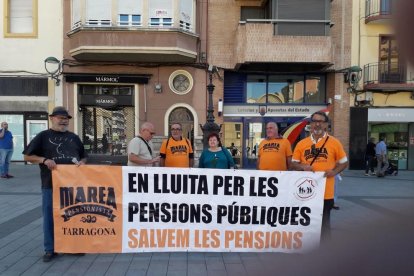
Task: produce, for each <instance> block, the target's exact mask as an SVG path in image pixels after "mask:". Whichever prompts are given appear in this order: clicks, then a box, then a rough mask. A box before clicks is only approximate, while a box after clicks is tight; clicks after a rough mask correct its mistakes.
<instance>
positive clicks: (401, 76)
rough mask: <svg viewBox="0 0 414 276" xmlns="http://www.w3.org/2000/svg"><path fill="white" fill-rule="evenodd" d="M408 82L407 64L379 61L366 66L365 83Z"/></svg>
mask: <svg viewBox="0 0 414 276" xmlns="http://www.w3.org/2000/svg"><path fill="white" fill-rule="evenodd" d="M406 82H407V79H406V69H405V66H402V65H401V64H399V63H397V62H395V63H393V62H391V63H390V62H377V63H369V64H366V65H365V66H364V85H368V84H381V83H383V84H385V83H406Z"/></svg>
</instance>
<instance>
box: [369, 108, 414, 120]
mask: <svg viewBox="0 0 414 276" xmlns="http://www.w3.org/2000/svg"><path fill="white" fill-rule="evenodd" d="M413 118H414V109H413V108H369V109H368V122H399V123H407V122H413V121H414V119H413Z"/></svg>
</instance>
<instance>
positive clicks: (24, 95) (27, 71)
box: [0, 0, 63, 161]
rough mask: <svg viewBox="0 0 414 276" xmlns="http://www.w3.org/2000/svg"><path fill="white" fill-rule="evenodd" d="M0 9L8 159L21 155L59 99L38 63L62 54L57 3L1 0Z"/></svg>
mask: <svg viewBox="0 0 414 276" xmlns="http://www.w3.org/2000/svg"><path fill="white" fill-rule="evenodd" d="M50 10H53V11H54V12H50ZM0 14H1V16H2V18H3V20H1V22H0V25H1V27H0V31H1V32H2V33H1V35H0V121H1V122H3V121H7V122H8V123H9V129H10V130H11V132H12V133H13V136H14V146H15V148H14V154H13V157H12V160H13V161H23V155H22V154H21V153H22V151H23V148H24V146H25V145H27V144H28V143H29V142H30V140H31V139H32V138H33V137H34V136H35V135H36V134H37V133H39V132H40V131H41V130H43V129H47V128H48V116H47V114H48V112H49V111H50V110H51V109H52V108H53V106H55V105H57V104H61V103H62V93H61V89H60V88H59V87H57V88H56V89H55V88H54V82H53V81H52V80H49V79H48V75H47V74H46V72H45V64H44V60H45V59H46V58H47V57H48V56H51V55H52V56H57V57H60V56H62V51H63V48H62V39H61V38H62V19H61V14H62V3H61V1H54V0H45V1H39V0H26V1H22V0H4V1H3V2H2V5H0Z"/></svg>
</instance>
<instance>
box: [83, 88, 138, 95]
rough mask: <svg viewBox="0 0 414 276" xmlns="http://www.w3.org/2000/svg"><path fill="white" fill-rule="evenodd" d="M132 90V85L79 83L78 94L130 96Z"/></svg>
mask: <svg viewBox="0 0 414 276" xmlns="http://www.w3.org/2000/svg"><path fill="white" fill-rule="evenodd" d="M133 92H134V87H133V86H125V85H123V86H118V85H79V94H80V95H124V96H130V95H132V94H133Z"/></svg>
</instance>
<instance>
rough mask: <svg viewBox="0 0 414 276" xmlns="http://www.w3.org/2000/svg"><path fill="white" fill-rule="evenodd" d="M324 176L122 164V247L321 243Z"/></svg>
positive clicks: (254, 248) (278, 248) (288, 249)
mask: <svg viewBox="0 0 414 276" xmlns="http://www.w3.org/2000/svg"><path fill="white" fill-rule="evenodd" d="M325 180H326V179H325V178H324V177H323V173H312V172H270V171H255V170H220V169H194V168H192V169H179V168H139V167H123V168H122V183H123V196H122V208H123V214H122V217H123V224H122V229H123V230H122V231H123V233H122V252H148V251H217V252H226V251H227V252H228V251H240V252H258V251H271V252H285V253H298V252H306V251H309V250H312V249H315V248H316V247H318V246H319V240H320V232H321V222H322V211H323V198H324V191H325Z"/></svg>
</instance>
